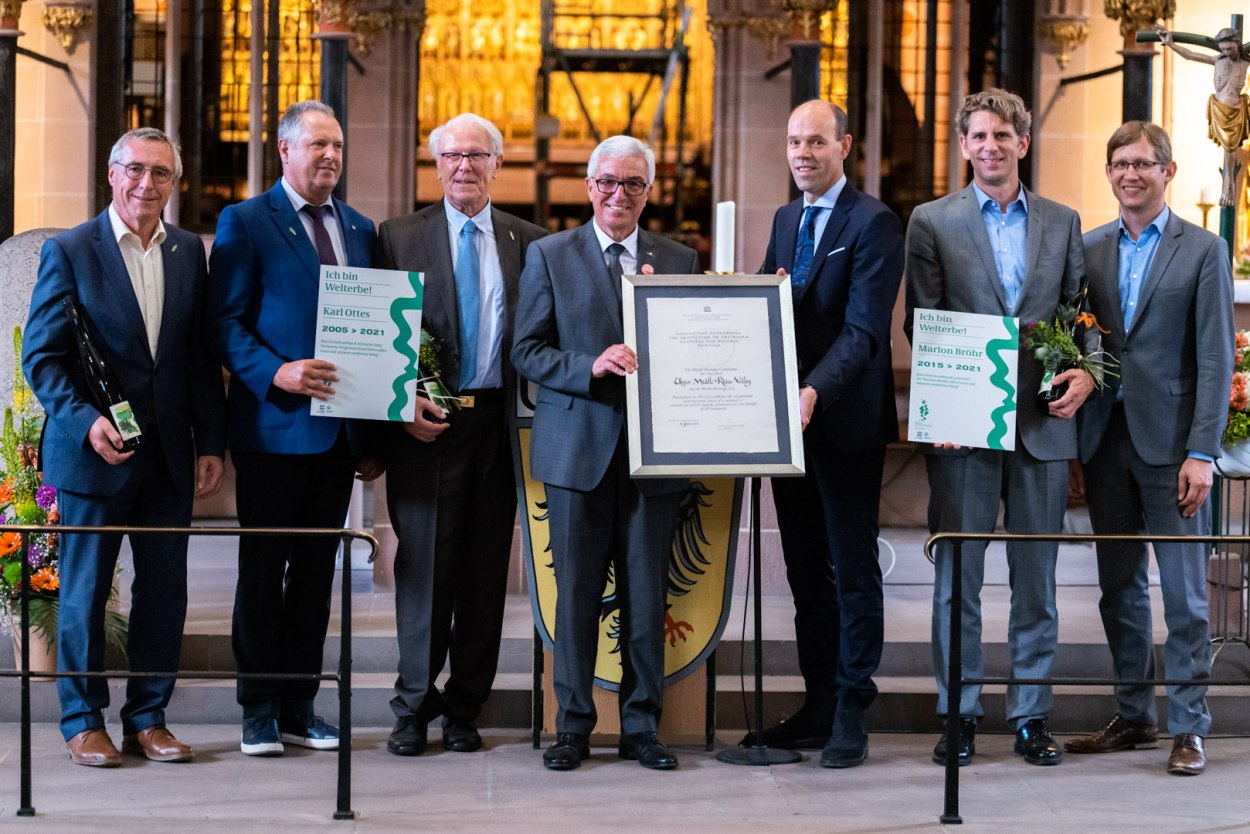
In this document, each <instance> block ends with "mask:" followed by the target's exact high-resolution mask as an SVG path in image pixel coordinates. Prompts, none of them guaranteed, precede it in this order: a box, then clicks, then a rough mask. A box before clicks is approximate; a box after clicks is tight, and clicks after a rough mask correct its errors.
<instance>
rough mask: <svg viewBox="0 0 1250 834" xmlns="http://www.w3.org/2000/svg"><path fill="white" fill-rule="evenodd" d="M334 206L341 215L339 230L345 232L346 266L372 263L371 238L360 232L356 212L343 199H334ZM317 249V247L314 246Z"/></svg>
mask: <svg viewBox="0 0 1250 834" xmlns="http://www.w3.org/2000/svg"><path fill="white" fill-rule="evenodd" d="M334 208H335V210H336V211H337V212H338V215H339V230H340V231H341V232H342V233H343V248H344V249H345V250H346V251H347V263H346V264H344V266H360V265H361V264H366V263H370V262H371V261H372V255H373V253H372V252H370V251H369V239H368V237H367V236H366V235H363V234H361V233H360V223H359V222H358V219H357V216H356V212H355V211H353V210H352V209H351V208H349V207H348V206H347V204H346V203H344V202H342V201H341V200H335V201H334ZM313 248H314V249H316V247H315V246H314V247H313Z"/></svg>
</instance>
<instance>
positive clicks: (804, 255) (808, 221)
mask: <svg viewBox="0 0 1250 834" xmlns="http://www.w3.org/2000/svg"><path fill="white" fill-rule="evenodd" d="M822 208H824V207H823V206H808V207H807V208H805V209H803V222H802V223H800V224H799V239H798V242H797V243H796V244H795V246H794V269H792V270H790V288H791V289H792V290H793V291H794V297H795V298H796V299H797V298H798V297H799V296H800V295H802V294H803V288H804V287H806V286H807V274H808V273H809V272H811V271H812V256H813V255H814V254H815V252H816V236H815V234H814V232H815V228H814V227H815V224H816V212H818V211H820V210H821V209H822Z"/></svg>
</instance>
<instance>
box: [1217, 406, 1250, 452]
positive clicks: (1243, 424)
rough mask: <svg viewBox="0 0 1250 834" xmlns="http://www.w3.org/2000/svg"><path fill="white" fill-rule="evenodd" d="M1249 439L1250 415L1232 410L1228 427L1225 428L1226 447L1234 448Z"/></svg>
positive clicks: (1229, 414) (1229, 413)
mask: <svg viewBox="0 0 1250 834" xmlns="http://www.w3.org/2000/svg"><path fill="white" fill-rule="evenodd" d="M1247 437H1250V414H1247V413H1246V412H1244V411H1233V410H1231V409H1230V410H1229V412H1228V425H1227V426H1225V427H1224V440H1223V443H1224V445H1225V446H1232V445H1234V444H1236V443H1239V442H1240V441H1242V440H1245V439H1246V438H1247Z"/></svg>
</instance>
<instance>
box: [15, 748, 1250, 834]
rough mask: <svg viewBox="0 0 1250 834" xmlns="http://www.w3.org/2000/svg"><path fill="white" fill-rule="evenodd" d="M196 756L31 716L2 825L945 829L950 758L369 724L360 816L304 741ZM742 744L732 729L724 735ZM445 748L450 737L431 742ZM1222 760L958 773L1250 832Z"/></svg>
mask: <svg viewBox="0 0 1250 834" xmlns="http://www.w3.org/2000/svg"><path fill="white" fill-rule="evenodd" d="M179 730H180V732H179V734H180V735H181V736H182V737H183V738H184V739H185V740H186V741H188V742H190V743H191V744H192V745H193V746H194V747H195V750H196V758H195V761H194V762H192V763H190V764H178V765H172V764H157V763H153V762H148V761H144V760H141V759H136V758H132V757H126V760H125V764H124V766H123V767H121V768H118V769H115V770H91V769H88V768H83V767H77V766H75V765H72V764H70V762H69V760H68V759H67V758H65V755H64V753H63V752H62V750H61V745H60V741H59V736H58V734H57V731H56V729H55V727H53V726H52V725H37V726H36V727H35V728H34V732H33V739H34V746H35V751H36V752H35V754H34V763H33V774H34V775H33V785H34V788H33V803H32V804H33V806H34V808H35V809H36V816H35V817H33V818H30V819H18V818H15V817H14V814H15V812H16V809H17V807H18V804H19V797H20V793H19V781H18V748H17V741H18V732H17V728H16V727H15V726H13V725H2V726H0V829H3V830H5V831H21V830H31V831H36V830H38V831H49V832H53V831H55V832H61V831H66V832H68V831H92V832H127V834H130V832H134V831H143V830H145V828H146V826H149V825H150V826H153V828H152V830H154V831H162V832H164V831H177V832H180V833H181V832H218V831H227V830H228V831H233V832H253V831H256V832H262V831H263V832H279V831H313V830H319V831H328V832H330V831H359V832H390V831H395V832H398V831H424V832H440V833H442V834H450V832H509V834H521V833H522V832H535V834H547V833H548V832H552V831H560V832H568V833H569V834H572V832H591V831H603V830H611V831H614V832H644V833H645V834H656V832H664V831H680V832H682V834H700V833H701V832H708V834H713V833H714V834H722V833H724V832H750V833H751V834H757V833H758V832H761V831H784V832H787V833H788V832H904V831H937V830H940V829H942V828H944V826H942V825H941V824H940V822H939V816H940V814H941V813H942V809H943V771H942V769H941V768H939V767H938V766H936V765H934V764H933V763H932V762H930V761H929V752H930V744H931V741H932V739H930V738H927V737H917V736H914V735H905V734H876V735H873V736H872V739H871V743H870V744H871V746H870V750H871V753H870V757H869V760H868V762H867V763H866V764H865V765H864V766H862V767H859V768H854V769H850V770H827V769H823V768H821V767H819V765H818V762H817V760H816V759H815V758H812V757H810V756H809V757H807V758H806V759H805V760H804V761H802V762H800V763H797V764H791V765H777V766H773V767H740V766H734V765H728V764H722V763H721V762H718V761H717V760H716V759H715V758H714V755H713V754H712V753H708V752H705V751H704V750H703V748H702V747H701V746H696V745H695V744H693V743H690V744H680V743H679V744H676V745H675V749H676V750H677V752H678V754H679V756H680V757H681V767H680V768H679V769H677V770H675V771H670V772H653V771H647V770H643V769H642V768H640V767H638V766H637V765H636V764H634V763H632V762H623V761H621V760H619V759H618V758H617V756H616V751H615V750H614V749H612V748H610V747H596V748H595V749H594V751H593V756H592V758H591V759H590V761H589V762H587V763H586V764H585V765H583V766H582V767H581V768H580V769H578V770H576V771H573V772H569V773H552V772H548V771H546V770H544V769H543V768H542V766H541V765H540V763H539V754H538V753H537V751H535V750H533V749H532V748H531V747H530V745H529V743H528V741H527V740H525V739H523V738H522V737H521V736H520V735H519V734H517V733H510V732H506V731H492V732H490V733H488V735H487V738H486V741H487V746H486V749H485V750H484V751H481V752H478V753H470V754H464V753H447V752H443V751H442V750H441V749H438V752H436V753H435V752H431V753H427V754H426V755H425V756H423V757H420V758H415V759H401V758H399V757H396V756H392V755H389V754H388V753H387V752H386V751H385V749H384V746H385V739H386V730H384V729H378V728H374V729H365V730H360V731H358V732H357V734H356V749H355V751H354V754H353V756H352V779H353V791H352V795H351V808H352V809H353V810H354V811H355V812H356V817H355V819H354V821H340V820H334V819H333V818H332V816H333V812H334V810H335V807H336V802H335V786H336V776H335V763H336V756H335V755H334V754H331V753H313V752H311V751H306V750H298V751H296V752H292V753H289V754H288V755H286V756H284V757H282V758H280V759H249V758H246V757H244V756H242V755H241V754H240V753H239V751H238V746H237V741H236V740H237V728H236V726H234V725H230V726H223V725H187V726H186V727H183V728H179ZM732 743H733V740H732V739H730V738H727V737H721V738H720V739H719V740H718V746H719V747H721V748H724V747H726V746H728V745H729V744H732ZM435 748H437V742H436V743H435ZM1208 751H1209V755H1210V757H1211V764H1210V769H1209V770H1208V772H1207V773H1206V774H1205V775H1203V776H1201V777H1198V778H1189V777H1176V776H1169V775H1168V774H1167V773H1166V772H1165V770H1164V762H1165V761H1166V758H1167V745H1166V744H1164V746H1163V747H1161V748H1160V749H1158V750H1145V751H1132V752H1125V753H1118V754H1112V755H1110V756H1107V757H1101V756H1100V757H1084V758H1082V757H1078V756H1069V757H1067V759H1066V760H1065V761H1064V762H1063V764H1062V765H1060V766H1059V767H1032V766H1029V765H1026V764H1024V762H1023V760H1022V759H1019V758H1018V757H1016V756H1014V755H1013V754H1012V751H1011V737H1010V736H1006V735H986V736H980V737H978V739H977V758H976V761H975V762H974V764H973V765H971V766H970V767H966V768H963V769H962V770H961V771H960V782H961V787H962V791H961V793H960V804H959V812H960V814H961V815H962V818H963V821H964V823H963V825H962V826H961V827H958V828H956V827H953V826H952V827H951V830H956V831H966V832H970V833H971V832H1006V831H1030V832H1031V831H1062V832H1133V833H1134V834H1144V833H1145V832H1161V834H1162V833H1166V834H1183V833H1184V832H1206V831H1220V832H1230V831H1250V805H1248V804H1247V803H1246V798H1245V782H1246V776H1247V772H1248V771H1247V764H1246V763H1247V761H1250V740H1246V739H1212V740H1211V741H1210V742H1209V744H1208Z"/></svg>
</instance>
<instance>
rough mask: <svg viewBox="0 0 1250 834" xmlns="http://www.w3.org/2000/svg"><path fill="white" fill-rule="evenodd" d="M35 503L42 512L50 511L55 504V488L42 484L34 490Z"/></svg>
mask: <svg viewBox="0 0 1250 834" xmlns="http://www.w3.org/2000/svg"><path fill="white" fill-rule="evenodd" d="M35 503H36V504H38V505H39V508H40V509H42V510H50V509H52V505H53V504H55V503H56V487H54V486H49V485H48V484H44V485H42V486H40V487H39V489H37V490H35Z"/></svg>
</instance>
